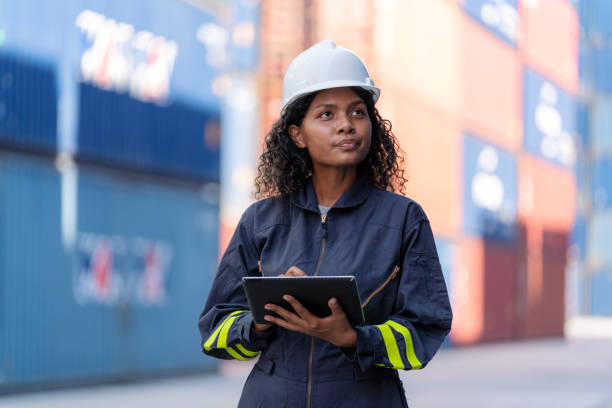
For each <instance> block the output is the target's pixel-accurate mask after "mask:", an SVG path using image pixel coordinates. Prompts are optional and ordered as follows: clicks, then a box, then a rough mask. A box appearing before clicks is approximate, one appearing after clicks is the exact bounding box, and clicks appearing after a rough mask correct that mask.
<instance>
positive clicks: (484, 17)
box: [461, 0, 519, 45]
mask: <svg viewBox="0 0 612 408" xmlns="http://www.w3.org/2000/svg"><path fill="white" fill-rule="evenodd" d="M461 5H462V7H463V9H464V10H465V12H466V13H467V14H468V15H469V16H470V17H472V18H473V19H474V20H476V21H478V22H479V23H480V24H482V25H483V26H484V27H485V28H486V29H488V30H490V31H491V32H492V33H493V34H495V35H496V36H497V37H499V38H500V39H502V40H503V41H505V42H507V43H508V44H510V45H516V37H517V33H518V25H519V13H518V5H517V0H462V1H461Z"/></svg>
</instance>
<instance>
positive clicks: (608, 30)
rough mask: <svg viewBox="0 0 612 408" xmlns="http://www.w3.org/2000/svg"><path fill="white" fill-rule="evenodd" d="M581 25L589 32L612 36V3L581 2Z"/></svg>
mask: <svg viewBox="0 0 612 408" xmlns="http://www.w3.org/2000/svg"><path fill="white" fill-rule="evenodd" d="M578 8H579V16H580V25H581V26H583V27H585V28H586V29H587V30H588V31H595V32H597V33H601V34H604V35H606V34H608V35H611V34H612V3H610V1H609V0H580V5H579V7H578Z"/></svg>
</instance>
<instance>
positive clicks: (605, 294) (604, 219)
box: [587, 209, 612, 316]
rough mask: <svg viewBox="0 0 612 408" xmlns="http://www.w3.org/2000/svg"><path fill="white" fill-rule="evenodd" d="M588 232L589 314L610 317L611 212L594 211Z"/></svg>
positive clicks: (611, 294) (611, 296)
mask: <svg viewBox="0 0 612 408" xmlns="http://www.w3.org/2000/svg"><path fill="white" fill-rule="evenodd" d="M589 222H590V225H589V231H588V245H589V246H588V248H587V253H588V260H587V264H588V265H590V267H591V270H590V272H591V291H590V309H591V310H590V312H591V314H593V315H604V316H612V251H610V231H612V210H609V209H608V210H604V211H594V212H593V214H592V216H591V218H590V220H589Z"/></svg>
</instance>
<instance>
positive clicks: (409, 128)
mask: <svg viewBox="0 0 612 408" xmlns="http://www.w3.org/2000/svg"><path fill="white" fill-rule="evenodd" d="M379 108H380V109H381V113H382V115H383V117H386V118H389V119H390V120H391V121H392V123H393V132H394V133H395V135H396V136H397V137H398V139H399V142H400V145H401V148H402V150H404V152H405V156H406V168H405V170H406V175H407V177H408V179H409V182H408V184H407V189H406V190H407V191H406V192H407V195H408V196H409V197H410V198H412V199H414V200H416V201H417V202H418V203H420V204H421V205H422V206H423V208H424V210H425V212H426V213H427V216H428V217H429V220H430V222H431V225H432V228H433V230H434V233H436V234H437V235H443V236H447V237H452V236H453V235H454V234H455V233H456V232H457V231H458V229H459V227H460V217H461V200H460V197H461V195H460V191H461V190H460V188H461V187H460V182H461V179H460V172H459V160H460V155H459V150H460V140H461V134H460V130H459V125H458V123H457V122H456V120H454V119H453V118H451V117H446V116H445V115H444V114H443V113H441V112H438V111H436V110H434V109H432V108H431V107H428V106H425V105H423V104H422V103H419V101H417V100H415V99H414V98H413V97H411V96H410V95H408V94H405V93H403V92H400V91H398V90H395V89H393V88H392V87H390V86H387V87H386V88H384V90H383V94H381V105H380V107H379Z"/></svg>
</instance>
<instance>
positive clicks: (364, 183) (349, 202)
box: [291, 175, 372, 213]
mask: <svg viewBox="0 0 612 408" xmlns="http://www.w3.org/2000/svg"><path fill="white" fill-rule="evenodd" d="M371 190H372V185H371V184H370V180H369V179H368V177H367V176H364V175H360V176H358V177H357V179H356V180H355V183H353V185H352V186H351V187H350V188H349V189H348V190H346V191H345V192H344V194H342V196H341V197H340V198H339V199H338V201H336V203H335V204H334V205H333V206H332V208H350V207H357V206H358V205H360V204H361V203H363V202H364V201H365V200H366V199H367V198H368V196H369V195H370V192H371ZM291 202H292V203H293V204H294V205H296V206H298V207H300V208H303V209H304V210H309V211H313V212H316V213H318V212H319V205H318V204H319V203H318V201H317V195H316V194H315V191H314V186H313V185H312V177H311V178H309V179H308V181H307V182H306V184H305V185H304V186H303V187H302V188H300V189H299V190H298V191H296V192H295V193H293V194H292V197H291Z"/></svg>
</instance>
